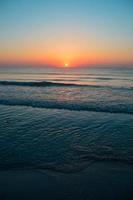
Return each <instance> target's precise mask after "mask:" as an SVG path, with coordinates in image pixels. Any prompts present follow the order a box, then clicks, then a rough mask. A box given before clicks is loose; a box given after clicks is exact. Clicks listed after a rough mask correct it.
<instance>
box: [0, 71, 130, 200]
mask: <svg viewBox="0 0 133 200" xmlns="http://www.w3.org/2000/svg"><path fill="white" fill-rule="evenodd" d="M99 164H100V167H99ZM96 166H98V168H99V172H98V168H96ZM105 166H107V169H108V170H107V169H106V167H105ZM109 166H111V169H112V166H113V169H114V168H115V169H116V170H114V173H115V174H116V176H117V175H118V176H119V177H122V175H123V176H126V177H129V178H130V180H129V182H128V187H127V189H126V191H124V194H123V189H121V187H120V183H119V184H116V188H115V189H116V191H117V188H118V190H119V192H118V194H116V195H118V197H117V198H116V197H115V195H114V196H110V194H111V191H108V188H109V185H108V188H106V190H107V191H108V192H107V193H106V195H105V194H104V192H100V193H99V194H100V195H101V196H100V197H99V196H97V195H96V194H95V192H96V191H100V190H99V189H98V187H101V186H98V185H99V183H97V179H99V180H100V181H101V182H102V178H103V177H104V178H103V179H104V180H105V179H106V181H107V180H108V179H110V177H112V174H113V172H111V170H110V168H108V167H109ZM117 167H118V168H117ZM132 167H133V69H132V68H130V69H128V68H117V69H114V68H111V69H105V68H104V69H88V70H86V71H85V72H83V71H78V72H75V71H74V72H71V71H69V70H68V71H64V72H58V73H46V72H43V71H41V72H38V73H37V72H36V73H32V72H28V73H21V72H17V73H13V72H12V73H11V72H2V73H1V74H0V170H1V171H2V172H5V171H8V172H9V171H10V172H12V173H15V171H18V170H20V171H23V170H25V171H28V172H30V173H31V172H33V171H41V172H46V171H48V173H52V174H53V173H55V174H56V176H57V174H58V176H59V177H62V176H63V178H64V177H65V180H71V179H72V180H71V182H70V185H71V186H72V187H73V189H71V190H70V189H69V191H67V192H66V190H65V189H64V190H63V189H62V191H64V193H62V195H64V196H63V197H62V198H66V199H73V198H74V196H75V194H77V196H76V197H75V198H77V199H87V200H88V199H96V200H97V199H104V196H105V199H107V196H108V199H115V198H116V199H120V194H121V196H122V195H125V198H124V199H129V198H130V199H132V197H133V192H131V188H132V186H131V185H132V184H133V181H132V180H133V172H132V170H131V169H132ZM104 168H105V171H104ZM86 170H87V172H86ZM92 170H93V172H92ZM122 170H126V175H124V172H125V171H123V172H122V173H121V174H119V173H120V171H122ZM109 171H110V172H109ZM91 172H92V173H91ZM21 173H22V172H21ZM84 173H86V175H85V174H84ZM99 173H101V174H100V175H99ZM75 174H79V176H80V178H79V177H78V181H79V182H80V181H81V182H82V181H83V180H85V183H83V184H82V186H80V185H78V186H77V189H74V185H75V184H76V181H75V180H74V178H73V176H75ZM92 174H93V176H92ZM87 175H88V178H87ZM0 176H3V174H1V175H0ZM39 176H40V175H39ZM94 177H95V178H94ZM96 177H97V178H96ZM105 177H106V178H105ZM41 178H42V177H41ZM61 179H62V178H61ZM94 180H95V181H94ZM111 180H112V181H113V182H115V181H117V178H115V177H113V178H111ZM123 180H124V179H122V180H121V181H123ZM43 181H44V180H43ZM86 181H89V182H87V183H86ZM44 182H45V181H44ZM48 182H49V181H48ZM57 182H58V181H57V180H56V181H55V179H52V181H51V183H53V187H55V188H56V187H57V190H58V189H59V188H60V187H62V184H64V179H63V181H62V182H63V183H62V182H61V183H60V184H59V185H58V186H56V185H57ZM101 182H100V184H101ZM103 182H104V181H103ZM95 183H96V185H95ZM0 184H2V183H0ZM43 184H44V183H43ZM87 184H88V185H87ZM91 184H94V188H95V190H94V189H93V190H92V189H91V190H90V191H89V190H88V192H87V188H89V187H90V185H91ZM123 184H124V183H123ZM66 185H67V184H66ZM66 185H65V184H64V187H66ZM103 185H104V187H106V186H105V182H104V183H103ZM126 185H127V183H126ZM50 187H51V186H50ZM80 187H81V188H82V190H83V191H84V190H85V196H84V194H82V195H81V194H78V193H79V191H80ZM128 190H129V191H128ZM44 191H45V192H44ZM44 191H43V190H42V191H41V194H42V196H43V198H44V197H45V195H46V196H47V198H46V199H49V197H48V195H49V194H50V192H47V191H46V190H44ZM5 193H6V192H5ZM54 193H55V192H53V198H55V199H62V198H61V197H60V195H59V194H55V195H54ZM65 194H69V195H66V196H65ZM6 195H7V194H6ZM95 195H96V196H95ZM128 195H129V196H128ZM7 196H8V195H7ZM11 196H12V195H11ZM82 196H83V198H82ZM8 198H10V197H8ZM19 198H20V197H19ZM33 198H34V197H32V199H33ZM51 198H52V197H51ZM11 199H15V197H14V196H13V197H12V198H11ZM16 199H17V198H16ZM20 199H21V198H20ZM40 199H41V197H40Z"/></svg>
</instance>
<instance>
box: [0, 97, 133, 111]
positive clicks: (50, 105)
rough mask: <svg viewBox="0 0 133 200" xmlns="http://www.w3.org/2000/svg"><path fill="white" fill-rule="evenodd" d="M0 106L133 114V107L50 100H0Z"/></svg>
mask: <svg viewBox="0 0 133 200" xmlns="http://www.w3.org/2000/svg"><path fill="white" fill-rule="evenodd" d="M0 105H8V106H29V107H33V108H47V109H64V110H70V111H92V112H105V113H121V114H133V106H132V105H121V104H120V105H119V104H118V105H108V104H107V105H106V104H102V105H100V104H96V103H89V104H85V103H80V102H79V103H77V102H74V103H71V102H58V101H49V100H32V99H0Z"/></svg>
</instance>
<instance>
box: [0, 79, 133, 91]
mask: <svg viewBox="0 0 133 200" xmlns="http://www.w3.org/2000/svg"><path fill="white" fill-rule="evenodd" d="M0 85H3V86H23V87H26V86H27V87H50V86H55V87H88V88H97V89H98V88H99V89H118V90H119V89H121V90H124V89H125V90H133V87H132V86H130V87H117V86H116V87H115V86H107V85H88V84H79V83H59V82H52V81H28V82H27V81H7V80H6V81H0Z"/></svg>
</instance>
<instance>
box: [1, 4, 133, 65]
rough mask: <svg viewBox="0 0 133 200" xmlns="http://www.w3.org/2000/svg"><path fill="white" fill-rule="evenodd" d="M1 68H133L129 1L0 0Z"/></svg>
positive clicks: (132, 12)
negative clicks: (35, 66)
mask: <svg viewBox="0 0 133 200" xmlns="http://www.w3.org/2000/svg"><path fill="white" fill-rule="evenodd" d="M0 27H1V28H0V65H4V64H5V65H6V64H8V65H13V64H18V65H19V64H21V65H27V64H38V65H44V66H56V67H61V66H65V64H68V65H69V66H72V67H75V66H90V65H111V64H112V65H130V64H133V1H132V0H12V1H11V0H0Z"/></svg>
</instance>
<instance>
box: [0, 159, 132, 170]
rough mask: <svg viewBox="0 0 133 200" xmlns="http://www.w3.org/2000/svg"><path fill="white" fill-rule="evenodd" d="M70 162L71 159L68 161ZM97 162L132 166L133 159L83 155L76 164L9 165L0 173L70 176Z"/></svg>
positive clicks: (24, 163)
mask: <svg viewBox="0 0 133 200" xmlns="http://www.w3.org/2000/svg"><path fill="white" fill-rule="evenodd" d="M70 160H71V159H70ZM98 162H111V163H112V162H113V163H121V164H126V165H133V159H132V158H130V159H124V158H118V157H115V156H110V157H107V156H101V157H99V156H94V155H92V156H90V155H84V156H83V157H82V160H79V161H76V162H72V163H71V162H66V163H61V164H57V163H55V162H49V163H47V162H46V163H45V162H44V163H40V164H39V163H26V162H20V163H16V162H15V163H9V164H6V165H3V164H2V165H1V166H0V171H7V170H8V171H9V170H39V171H41V172H43V170H49V171H53V172H59V173H64V174H70V173H77V172H80V171H83V170H85V169H87V168H88V167H89V166H90V165H92V164H93V163H98Z"/></svg>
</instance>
